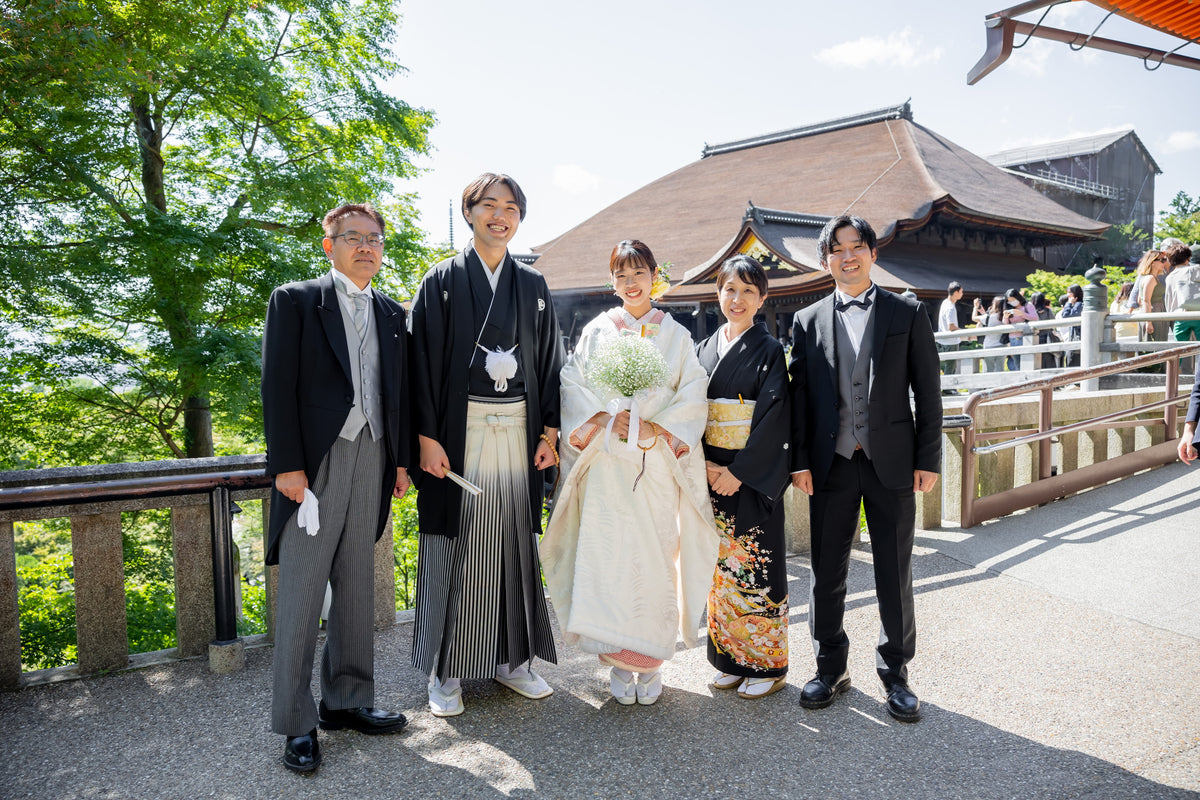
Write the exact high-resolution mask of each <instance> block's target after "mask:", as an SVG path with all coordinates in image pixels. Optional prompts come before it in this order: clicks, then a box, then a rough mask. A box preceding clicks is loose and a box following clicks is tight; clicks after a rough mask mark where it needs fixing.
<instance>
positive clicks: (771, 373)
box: [696, 323, 791, 678]
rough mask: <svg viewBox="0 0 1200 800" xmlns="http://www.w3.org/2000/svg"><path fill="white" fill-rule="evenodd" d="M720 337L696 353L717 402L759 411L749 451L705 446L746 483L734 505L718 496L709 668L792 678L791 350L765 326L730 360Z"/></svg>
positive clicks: (709, 340) (737, 346)
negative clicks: (787, 496) (787, 503)
mask: <svg viewBox="0 0 1200 800" xmlns="http://www.w3.org/2000/svg"><path fill="white" fill-rule="evenodd" d="M723 331H724V329H723V328H722V329H721V330H718V331H717V333H715V334H713V335H712V336H710V337H709V338H707V339H705V340H704V341H703V342H701V343H700V344H699V345H698V346H697V348H696V354H697V355H698V356H699V358H700V363H701V364H702V365H703V366H704V368H705V369H706V370H708V373H709V376H710V377H709V383H708V397H709V399H710V400H714V399H717V398H726V399H730V400H737V399H738V397H739V395H740V397H741V399H743V400H746V401H750V400H753V401H754V402H755V406H754V412H753V416H752V417H751V422H750V437H749V439H748V441H747V442H746V446H745V448H744V449H742V450H728V449H724V448H720V447H714V446H712V445H710V444H709V443H708V442H707V441H706V442H705V443H704V457H705V459H706V460H708V461H712V462H714V463H716V464H719V465H721V466H726V467H728V468H729V471H730V472H732V473H733V475H734V476H735V477H736V478H737V479H738V480H740V481H741V482H742V488H741V489H740V490H739V491H738V492H737V493H736V494H734V495H731V496H723V495H718V494H716V493H713V492H711V490H710V495H711V497H712V501H713V513H714V514H715V515H716V518H717V528H718V530H719V531H720V533H721V549H720V555H719V557H718V560H717V569H716V573H715V575H714V577H713V588H712V591H711V592H709V597H708V634H709V636H708V660H709V661H710V662H711V663H712V665H713V666H715V667H716V668H717V669H719V670H721V671H722V672H726V673H729V674H731V675H741V676H744V677H751V678H776V677H779V676H781V675H784V674H786V673H787V636H788V631H787V626H788V587H787V562H786V558H787V550H786V543H785V540H784V530H783V503H782V501H781V497H782V495H783V491H784V489H785V488H786V487H787V483H788V480H789V475H788V463H789V455H790V453H789V450H788V447H789V444H788V439H789V436H790V434H791V429H790V418H791V414H790V408H789V400H788V377H787V365H786V363H785V360H784V354H783V348H782V347H781V346H780V344H779V342H778V341H776V340H775V339H774V338H773V337H772V336H771V335H770V334H769V333H767V329H766V327H765V326H764V325H763V324H762V323H758V324H756V325H754V326H753V327H751V328H750V329H749V330H748V331H746V332H745V334H743V335H742V338H741V339H740V340H739V341H737V342H736V343H734V345H733V348H732V349H731V350H730V351H729V352H728V353H726V355H725V357H724V358H719V357H718V355H717V353H718V350H717V342H718V339H717V337H718V336H723V335H724V332H723Z"/></svg>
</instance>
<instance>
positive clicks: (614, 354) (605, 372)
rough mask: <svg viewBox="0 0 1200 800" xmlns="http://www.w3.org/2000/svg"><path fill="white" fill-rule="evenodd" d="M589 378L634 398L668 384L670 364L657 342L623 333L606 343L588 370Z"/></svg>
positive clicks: (617, 392) (624, 395) (598, 351)
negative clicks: (643, 392)
mask: <svg viewBox="0 0 1200 800" xmlns="http://www.w3.org/2000/svg"><path fill="white" fill-rule="evenodd" d="M588 378H589V379H590V380H591V381H592V382H593V383H596V384H599V385H600V386H603V387H604V388H606V389H608V390H609V391H612V392H615V393H616V394H619V395H621V396H622V397H633V396H634V395H635V394H636V393H637V392H640V391H642V390H643V389H653V388H656V387H658V386H661V385H663V384H664V383H666V381H667V361H666V359H664V358H663V354H662V352H661V351H660V350H659V349H658V348H657V347H655V346H654V343H653V342H652V341H651V340H650V339H648V338H644V337H641V336H636V335H632V334H623V335H620V336H614V337H611V338H609V339H608V340H607V341H605V342H604V344H602V345H601V346H600V348H599V349H598V350H597V352H596V355H595V356H594V357H593V358H592V363H591V365H590V366H589V367H588Z"/></svg>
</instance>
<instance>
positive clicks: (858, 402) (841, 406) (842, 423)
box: [833, 314, 875, 458]
mask: <svg viewBox="0 0 1200 800" xmlns="http://www.w3.org/2000/svg"><path fill="white" fill-rule="evenodd" d="M833 326H834V328H836V329H837V377H838V433H837V442H836V444H835V446H834V452H836V453H837V454H838V455H839V456H841V457H842V458H850V457H851V456H853V455H854V447H855V445H862V449H863V454H864V455H866V457H867V458H870V457H871V445H870V436H869V434H870V430H871V427H870V426H871V421H870V419H869V418H868V413H867V398H868V396H869V394H870V389H871V387H870V379H871V331H872V330H873V329H874V327H875V315H874V314H872V315H871V316H870V318H869V319H868V320H867V328H866V330H865V331H863V338H862V344H861V345H859V348H858V358H855V357H854V345H853V344H852V343H851V341H850V334H849V333H847V332H846V326H844V325H843V324H842V323H841V321H839V320H834V321H833Z"/></svg>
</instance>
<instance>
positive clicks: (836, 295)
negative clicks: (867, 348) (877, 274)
mask: <svg viewBox="0 0 1200 800" xmlns="http://www.w3.org/2000/svg"><path fill="white" fill-rule="evenodd" d="M867 299H870V300H871V307H870V308H859V307H858V306H851V307H850V308H847V309H846V310H845V311H838V310H837V309H834V312H833V315H834V316H835V317H837V319H838V324H839V325H841V326H842V327H843V328H844V329H845V331H846V333H847V334H849V336H850V343H851V344H852V345H854V356H855V358H857V357H858V348H859V347H860V346H861V345H862V338H863V334H864V333H865V332H866V330H867V322H868V321H869V320H870V319H871V312H872V311H874V310H875V301H876V297H875V284H873V283H872V284H871V285H870V286H869V287H868V288H867V290H866V291H865V292H863V293H862V294H860V295H858V296H856V297H851V296H850V295H848V294H844V293H843V292H842V290H841V289H834V291H833V301H834V302H835V303H845V302H846V301H848V300H858V301H864V300H867Z"/></svg>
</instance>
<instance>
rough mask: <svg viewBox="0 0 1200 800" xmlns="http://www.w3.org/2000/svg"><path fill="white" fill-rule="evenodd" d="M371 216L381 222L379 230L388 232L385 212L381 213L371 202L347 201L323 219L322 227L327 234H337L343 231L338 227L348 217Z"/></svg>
mask: <svg viewBox="0 0 1200 800" xmlns="http://www.w3.org/2000/svg"><path fill="white" fill-rule="evenodd" d="M358 215H361V216H364V217H370V218H371V219H373V220H375V222H377V223H378V224H379V232H380V233H387V223H385V222H384V221H383V214H380V213H379V212H378V211H376V210H375V208H374V207H373V206H372V205H371V204H370V203H346V204H345V205H340V206H338V207H337V208H335V209H333V210H332V211H330V212H329V213H328V214H326V215H325V218H324V219H323V220H321V227H322V228H323V229H324V231H325V235H326V236H327V237H329V236H336V235H337V234H339V233H341V231H339V230H338V228H339V227H340V226H341V223H342V220H344V219H345V218H346V217H353V216H358Z"/></svg>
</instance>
